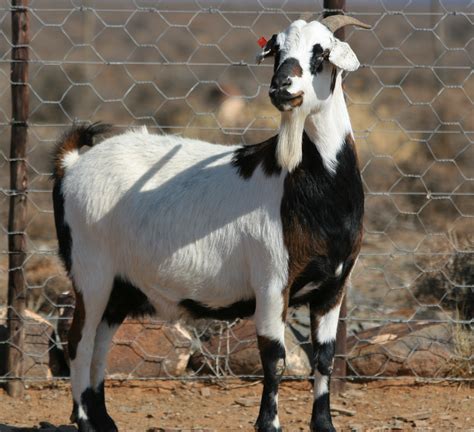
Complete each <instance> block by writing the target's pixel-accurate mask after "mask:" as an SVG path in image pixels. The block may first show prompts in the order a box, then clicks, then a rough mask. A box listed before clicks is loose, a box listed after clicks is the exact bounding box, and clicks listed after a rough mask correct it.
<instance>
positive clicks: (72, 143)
mask: <svg viewBox="0 0 474 432" xmlns="http://www.w3.org/2000/svg"><path fill="white" fill-rule="evenodd" d="M111 127H112V126H111V125H108V124H104V123H100V122H97V123H92V124H91V125H88V126H87V125H75V126H73V127H72V128H71V129H69V130H68V131H66V132H65V133H64V135H63V136H62V137H61V138H60V139H59V141H58V143H57V144H56V147H55V149H54V153H53V176H52V177H53V179H54V180H55V181H58V180H60V179H62V178H63V177H64V170H65V169H67V168H68V167H70V166H72V165H73V164H74V163H75V162H76V161H77V159H79V149H80V148H81V147H82V146H89V147H92V146H93V145H94V136H96V135H100V134H103V133H106V132H108V131H109V130H110V129H111Z"/></svg>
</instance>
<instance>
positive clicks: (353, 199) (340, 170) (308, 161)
mask: <svg viewBox="0 0 474 432" xmlns="http://www.w3.org/2000/svg"><path fill="white" fill-rule="evenodd" d="M305 151H306V154H305V153H304V158H303V162H302V164H301V165H300V166H299V167H298V168H297V169H296V170H295V171H293V172H292V173H290V174H288V175H287V177H286V179H285V187H284V195H283V199H282V205H281V218H282V224H283V231H284V239H285V244H286V247H287V248H288V255H289V269H288V271H289V277H290V280H293V281H295V280H298V279H303V280H304V281H303V280H301V284H303V282H305V283H321V282H324V281H325V280H327V279H328V278H332V277H333V276H335V275H336V276H340V277H342V278H345V277H346V275H347V273H348V271H350V268H351V267H352V265H353V263H354V260H355V258H356V257H357V254H358V252H359V249H360V241H361V235H362V218H363V208H364V194H363V189H362V182H361V178H360V172H359V169H358V167H357V159H356V157H355V153H354V150H353V148H352V146H350V145H349V144H345V145H344V146H343V148H342V149H341V152H340V154H339V156H338V166H337V168H336V170H335V172H333V173H331V172H330V171H328V170H327V169H326V167H325V166H324V165H323V163H322V161H321V158H320V157H319V154H318V153H317V150H315V149H314V146H312V145H311V147H310V148H308V147H306V148H305ZM292 291H294V289H293V288H292Z"/></svg>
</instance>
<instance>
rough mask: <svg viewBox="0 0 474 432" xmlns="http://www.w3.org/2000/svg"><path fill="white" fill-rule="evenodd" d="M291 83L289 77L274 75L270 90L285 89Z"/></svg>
mask: <svg viewBox="0 0 474 432" xmlns="http://www.w3.org/2000/svg"><path fill="white" fill-rule="evenodd" d="M290 85H291V78H290V77H288V76H284V75H274V76H273V78H272V82H271V84H270V91H277V90H285V89H287V88H288V87H290Z"/></svg>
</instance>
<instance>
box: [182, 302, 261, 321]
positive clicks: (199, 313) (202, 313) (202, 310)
mask: <svg viewBox="0 0 474 432" xmlns="http://www.w3.org/2000/svg"><path fill="white" fill-rule="evenodd" d="M179 305H180V306H181V307H182V308H184V309H185V310H186V311H187V312H188V313H189V314H190V315H191V316H192V317H193V318H195V319H199V318H212V319H217V320H226V321H229V320H234V319H236V318H247V317H249V316H252V315H253V314H254V313H255V299H248V300H240V301H237V302H235V303H232V304H231V305H229V306H224V307H220V308H212V307H209V306H206V305H205V304H203V303H200V302H198V301H195V300H191V299H184V300H181V301H180V302H179Z"/></svg>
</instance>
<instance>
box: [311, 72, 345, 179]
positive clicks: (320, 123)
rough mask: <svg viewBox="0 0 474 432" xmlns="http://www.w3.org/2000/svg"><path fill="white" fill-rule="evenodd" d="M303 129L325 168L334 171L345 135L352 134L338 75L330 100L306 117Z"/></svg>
mask: <svg viewBox="0 0 474 432" xmlns="http://www.w3.org/2000/svg"><path fill="white" fill-rule="evenodd" d="M304 130H305V132H306V134H307V135H308V137H309V138H310V139H311V141H312V142H313V143H314V145H315V146H316V148H317V149H318V151H319V154H320V155H321V158H322V159H323V162H324V165H325V166H326V168H327V169H328V170H329V171H331V172H334V171H335V170H336V167H337V154H338V152H339V150H340V149H341V148H342V146H343V145H344V141H345V139H346V137H347V135H348V134H352V127H351V122H350V119H349V113H348V112H347V106H346V102H345V100H344V94H343V91H342V86H341V78H340V76H339V77H338V79H337V83H336V87H335V88H334V93H333V95H332V97H331V100H330V101H328V103H327V105H326V106H325V107H324V108H323V109H321V110H320V111H319V112H317V113H316V114H312V115H309V116H308V117H307V118H306V121H305V125H304Z"/></svg>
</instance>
